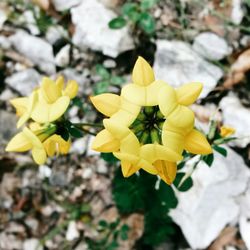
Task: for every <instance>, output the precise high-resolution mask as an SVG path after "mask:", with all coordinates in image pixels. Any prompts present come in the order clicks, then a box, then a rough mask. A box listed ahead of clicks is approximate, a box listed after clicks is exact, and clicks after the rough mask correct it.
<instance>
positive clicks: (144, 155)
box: [91, 57, 212, 184]
mask: <svg viewBox="0 0 250 250" xmlns="http://www.w3.org/2000/svg"><path fill="white" fill-rule="evenodd" d="M132 82H133V83H130V84H127V85H125V86H124V87H123V88H122V90H121V95H120V96H119V95H115V94H110V93H105V94H101V95H97V96H94V97H91V101H92V103H93V105H94V106H95V108H96V109H97V110H99V111H100V112H101V113H102V114H104V115H105V116H107V117H108V118H105V119H104V120H103V124H104V129H103V130H102V131H101V132H99V133H98V134H97V136H96V138H95V140H94V141H93V144H92V148H93V149H94V150H96V151H99V152H113V154H114V156H115V157H117V158H118V159H119V160H121V167H122V173H123V175H124V176H125V177H129V176H131V175H132V174H134V173H135V172H137V171H138V170H139V169H140V168H142V169H144V170H145V171H147V172H149V173H151V174H155V175H159V176H160V177H161V178H162V179H163V180H164V181H165V182H166V183H168V184H171V183H172V182H173V180H174V179H175V176H176V171H177V167H176V163H177V162H178V161H180V160H181V159H182V152H183V150H187V151H188V152H190V153H193V154H210V153H211V152H212V149H211V146H210V144H209V143H208V141H207V139H206V137H205V136H204V135H203V134H202V133H201V132H199V131H198V130H196V129H194V113H193V112H192V110H190V109H189V108H188V106H189V105H191V104H192V103H194V102H195V101H196V99H197V98H198V96H199V94H200V92H201V90H202V84H201V83H189V84H186V85H184V86H182V87H180V88H177V89H174V88H173V87H171V86H170V85H168V84H167V83H165V82H164V81H160V80H155V77H154V72H153V70H152V68H151V66H150V65H149V64H148V63H147V62H146V61H145V60H144V59H143V58H142V57H139V58H138V60H137V61H136V63H135V66H134V69H133V73H132ZM155 106H158V107H159V110H160V112H161V114H162V115H163V117H164V120H165V121H164V124H163V126H162V130H161V143H157V142H153V143H146V144H144V143H141V142H140V141H139V139H138V138H137V136H136V135H135V134H134V133H133V131H132V129H131V125H132V124H133V122H134V121H135V120H136V119H137V117H138V115H139V114H140V113H141V110H142V108H145V107H155Z"/></svg>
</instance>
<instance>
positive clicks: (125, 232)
mask: <svg viewBox="0 0 250 250" xmlns="http://www.w3.org/2000/svg"><path fill="white" fill-rule="evenodd" d="M128 231H129V226H128V225H127V224H123V225H122V227H121V229H120V237H121V239H122V240H127V239H128Z"/></svg>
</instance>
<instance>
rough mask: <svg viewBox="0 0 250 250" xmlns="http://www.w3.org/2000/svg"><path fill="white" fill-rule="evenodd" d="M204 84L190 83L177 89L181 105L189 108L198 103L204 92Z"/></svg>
mask: <svg viewBox="0 0 250 250" xmlns="http://www.w3.org/2000/svg"><path fill="white" fill-rule="evenodd" d="M202 88H203V85H202V83H198V82H197V83H195V82H193V83H188V84H185V85H183V86H181V87H180V88H178V89H176V95H177V100H178V103H179V104H182V105H185V106H188V105H191V104H192V103H194V102H195V101H196V99H197V98H198V96H199V95H200V93H201V91H202Z"/></svg>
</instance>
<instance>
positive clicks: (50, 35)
mask: <svg viewBox="0 0 250 250" xmlns="http://www.w3.org/2000/svg"><path fill="white" fill-rule="evenodd" d="M45 37H46V40H47V41H48V42H49V43H50V44H54V43H55V42H56V41H58V40H60V39H61V38H62V37H68V34H67V32H66V30H64V28H63V27H62V26H59V25H53V26H50V27H49V28H48V30H47V32H46V35H45Z"/></svg>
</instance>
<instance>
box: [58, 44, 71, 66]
mask: <svg viewBox="0 0 250 250" xmlns="http://www.w3.org/2000/svg"><path fill="white" fill-rule="evenodd" d="M69 61H70V45H69V44H67V45H65V46H64V47H63V48H61V50H60V51H59V52H58V53H57V55H56V58H55V62H56V65H57V66H59V67H66V66H67V65H68V64H69Z"/></svg>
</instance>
